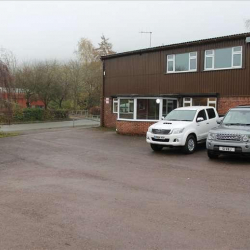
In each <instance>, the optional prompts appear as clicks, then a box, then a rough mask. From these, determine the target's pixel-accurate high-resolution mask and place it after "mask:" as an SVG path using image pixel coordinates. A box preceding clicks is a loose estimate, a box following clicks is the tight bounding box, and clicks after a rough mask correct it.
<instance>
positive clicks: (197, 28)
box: [0, 1, 250, 61]
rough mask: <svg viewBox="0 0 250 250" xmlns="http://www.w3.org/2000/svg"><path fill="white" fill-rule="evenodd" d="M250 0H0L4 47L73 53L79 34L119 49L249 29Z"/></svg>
mask: <svg viewBox="0 0 250 250" xmlns="http://www.w3.org/2000/svg"><path fill="white" fill-rule="evenodd" d="M249 10H250V2H247V1H242V2H241V1H234V2H233V1H228V2H227V1H221V2H218V1H217V2H215V1H211V2H210V1H208V2H202V1H201V2H198V1H194V2H190V1H189V2H188V1H187V2H181V1H176V2H170V1H169V2H167V1H138V2H135V1H96V2H95V1H54V2H52V1H33V2H32V1H17V2H15V1H0V47H4V48H7V49H9V50H11V51H13V53H14V54H15V55H16V57H17V58H18V60H19V61H28V60H43V59H54V58H55V59H59V60H68V59H71V58H72V57H73V52H74V50H75V48H76V45H77V42H78V41H79V39H80V38H81V37H86V38H89V39H90V40H91V41H92V42H93V43H94V45H96V46H97V44H98V42H99V41H100V36H101V35H102V34H104V35H105V36H106V37H109V38H110V41H111V42H112V43H113V46H114V47H113V48H114V50H115V51H117V52H122V51H127V50H135V49H140V48H146V47H148V46H149V35H147V34H140V33H139V32H140V31H152V32H153V34H152V46H158V45H162V44H171V43H176V42H185V41H190V40H196V39H202V38H208V37H216V36H223V35H229V34H235V33H242V32H246V28H245V26H244V20H245V19H248V18H250V11H249Z"/></svg>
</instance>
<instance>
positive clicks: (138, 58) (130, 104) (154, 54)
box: [101, 33, 250, 134]
mask: <svg viewBox="0 0 250 250" xmlns="http://www.w3.org/2000/svg"><path fill="white" fill-rule="evenodd" d="M102 61H103V101H102V114H101V123H102V125H103V126H105V127H113V128H116V129H117V132H118V133H121V134H145V133H146V131H147V129H148V127H149V126H150V125H151V124H152V123H154V122H157V121H158V120H159V119H160V118H161V117H162V116H166V115H167V114H168V113H169V112H170V111H171V110H172V109H174V108H176V107H179V106H190V105H209V106H214V107H216V109H217V110H218V113H219V114H220V115H223V114H225V113H226V112H227V110H228V109H229V108H231V107H234V106H236V105H244V104H250V33H243V34H237V35H230V36H224V37H217V38H211V39H204V40H198V41H192V42H185V43H179V44H172V45H166V46H160V47H154V48H148V49H142V50H136V51H130V52H124V53H119V54H113V55H108V56H103V57H102Z"/></svg>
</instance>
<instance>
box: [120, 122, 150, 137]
mask: <svg viewBox="0 0 250 250" xmlns="http://www.w3.org/2000/svg"><path fill="white" fill-rule="evenodd" d="M153 123H154V122H137V121H116V129H117V133H119V134H126V135H145V134H146V133H147V131H148V127H149V126H150V125H152V124H153Z"/></svg>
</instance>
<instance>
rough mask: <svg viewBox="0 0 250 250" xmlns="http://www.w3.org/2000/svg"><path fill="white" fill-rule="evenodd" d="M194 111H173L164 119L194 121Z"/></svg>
mask: <svg viewBox="0 0 250 250" xmlns="http://www.w3.org/2000/svg"><path fill="white" fill-rule="evenodd" d="M195 114H196V110H173V111H171V112H170V113H169V114H168V115H167V116H166V117H165V120H168V121H187V122H191V121H193V120H194V117H195Z"/></svg>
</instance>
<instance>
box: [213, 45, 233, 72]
mask: <svg viewBox="0 0 250 250" xmlns="http://www.w3.org/2000/svg"><path fill="white" fill-rule="evenodd" d="M214 58H215V59H214V68H215V69H223V68H231V67H232V48H226V49H217V50H215V55H214Z"/></svg>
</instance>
